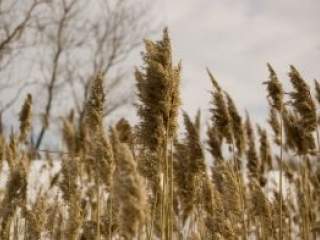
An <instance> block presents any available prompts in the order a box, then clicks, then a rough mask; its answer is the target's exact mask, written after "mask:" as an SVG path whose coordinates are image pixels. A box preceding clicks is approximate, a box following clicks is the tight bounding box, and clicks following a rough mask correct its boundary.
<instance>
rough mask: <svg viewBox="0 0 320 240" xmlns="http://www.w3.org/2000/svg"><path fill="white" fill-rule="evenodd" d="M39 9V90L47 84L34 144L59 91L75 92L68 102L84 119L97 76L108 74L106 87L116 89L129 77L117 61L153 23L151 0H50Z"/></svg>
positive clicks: (110, 106) (112, 106) (122, 99)
mask: <svg viewBox="0 0 320 240" xmlns="http://www.w3.org/2000/svg"><path fill="white" fill-rule="evenodd" d="M89 10H90V11H89ZM41 12H42V14H41V16H40V17H39V18H38V20H37V29H38V33H39V42H38V43H37V44H38V46H39V47H38V48H37V50H38V52H39V54H37V56H41V57H40V58H39V59H38V60H39V69H40V72H41V75H42V79H41V80H42V82H41V84H40V86H41V87H40V89H41V94H42V93H43V90H45V92H46V98H45V100H44V101H42V103H43V104H44V105H45V106H44V111H43V114H42V117H43V121H42V127H41V129H40V132H39V135H38V136H37V137H36V140H35V148H36V149H39V147H40V146H41V143H42V141H43V138H44V136H45V133H46V131H47V130H48V128H49V122H50V119H51V118H52V114H53V113H52V112H54V111H55V110H54V107H55V101H56V99H57V96H59V97H61V96H63V94H67V95H71V96H72V99H73V104H71V105H70V102H68V103H67V104H69V106H70V107H72V108H74V109H75V110H76V112H77V114H78V117H79V119H80V121H81V119H82V116H83V113H84V106H85V103H86V101H87V98H88V90H89V89H90V83H91V79H92V78H93V76H95V74H96V73H97V72H100V73H102V74H103V75H107V83H106V84H105V85H106V86H107V89H106V91H107V92H108V93H111V92H114V91H116V90H117V88H119V87H120V86H121V83H123V82H124V80H125V79H126V74H125V73H126V71H125V69H124V68H121V67H119V66H120V65H121V63H123V62H124V61H125V60H126V59H127V57H128V56H129V55H130V53H131V52H132V51H133V50H134V49H135V48H136V47H137V46H138V45H139V44H140V43H141V42H142V38H143V37H144V36H145V34H146V33H147V32H148V31H149V29H150V28H149V26H150V24H149V22H148V12H147V6H146V5H145V6H144V7H143V5H137V2H136V1H135V2H133V1H130V0H122V1H114V0H100V1H93V0H91V1H88V0H56V1H48V2H47V3H46V5H45V6H43V9H42V11H41ZM90 12H91V14H90ZM40 46H43V47H40ZM130 96H131V95H130V93H128V94H124V95H121V96H118V97H117V98H115V99H116V101H112V102H111V101H107V104H106V106H105V115H108V114H110V113H111V112H113V111H114V110H116V109H117V108H119V107H120V106H122V105H124V104H126V103H127V102H129V101H130ZM65 103H66V102H65ZM65 105H66V104H65ZM64 110H66V109H64Z"/></svg>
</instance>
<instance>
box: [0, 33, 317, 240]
mask: <svg viewBox="0 0 320 240" xmlns="http://www.w3.org/2000/svg"><path fill="white" fill-rule="evenodd" d="M143 60H144V65H143V66H142V67H141V68H137V69H136V75H135V77H136V87H137V91H136V92H137V96H138V103H137V105H136V106H137V114H138V116H139V117H140V122H139V123H138V124H137V125H136V126H131V125H130V124H129V122H128V121H127V120H125V119H121V120H119V121H118V122H117V124H115V125H114V126H111V127H110V128H106V127H105V126H104V124H103V122H104V121H103V119H104V118H103V117H104V110H105V107H104V106H105V94H104V86H103V84H104V74H101V73H97V74H96V77H95V79H94V81H93V82H92V83H91V88H90V89H91V90H90V94H89V97H88V100H87V102H86V105H85V110H84V116H83V117H82V118H80V119H78V115H76V114H74V113H73V112H72V111H71V113H70V115H69V116H66V117H65V118H64V120H63V123H62V130H61V132H62V136H63V141H64V144H65V149H64V150H63V151H62V152H61V153H60V154H59V156H54V157H52V156H51V155H50V154H47V155H45V154H43V153H39V152H37V150H36V149H35V148H34V147H32V144H31V143H30V142H29V134H30V128H31V126H32V122H31V114H32V97H31V95H28V96H27V98H26V100H25V103H24V105H23V107H22V110H21V113H20V123H21V125H20V131H19V132H17V133H14V132H13V133H12V134H11V135H10V136H9V137H6V136H4V134H1V136H0V160H1V161H0V166H1V168H6V169H7V176H6V178H7V182H6V187H5V188H4V189H2V192H1V195H0V200H1V205H0V208H1V209H0V239H2V240H9V239H12V240H13V239H14V240H16V239H17V240H19V239H21V240H22V239H28V240H29V239H30V240H31V239H32V240H33V239H50V240H51V239H52V240H53V239H56V240H60V239H66V240H75V239H81V240H102V239H109V240H111V239H141V240H142V239H190V240H191V239H194V240H196V239H263V240H266V239H304V240H308V239H310V240H311V239H317V232H319V230H320V192H319V189H320V165H319V164H320V162H319V157H318V156H319V149H320V140H319V132H318V126H319V117H318V116H317V108H318V104H319V103H320V84H319V83H318V82H315V93H316V94H315V96H313V95H312V94H311V93H310V87H309V86H308V85H307V83H306V82H305V80H304V79H303V78H302V76H301V75H300V74H299V72H298V71H297V69H296V68H295V67H293V66H291V67H290V73H289V79H290V81H291V84H292V87H293V88H292V90H291V92H289V93H285V91H284V90H283V88H282V85H281V82H280V81H279V80H278V78H277V75H276V73H275V71H274V70H273V68H272V67H271V65H268V69H269V72H270V75H269V78H268V81H266V82H265V85H266V92H267V94H266V95H267V99H268V102H269V107H270V115H269V117H268V120H267V122H268V123H269V124H270V126H271V128H269V127H268V128H267V129H270V131H269V130H267V129H265V128H264V127H262V126H255V125H254V124H253V121H252V120H251V119H250V117H249V113H246V116H245V119H243V117H242V116H241V114H240V113H239V111H238V110H237V107H236V104H235V102H234V99H232V96H230V95H229V94H228V93H226V92H225V91H224V90H223V88H222V86H221V85H220V84H219V83H218V81H217V80H216V79H215V78H214V76H213V75H212V74H211V73H210V71H209V70H208V78H209V79H210V80H211V82H212V91H211V94H212V101H211V103H210V111H211V118H210V121H209V122H210V124H209V126H208V127H207V129H206V133H207V136H206V137H202V136H200V133H201V132H203V131H202V129H201V127H202V126H201V118H200V112H198V113H197V115H196V117H195V119H192V118H191V117H190V116H189V115H188V114H187V113H185V112H183V120H184V126H180V129H182V131H183V133H184V134H183V135H179V134H178V133H177V129H178V121H177V117H178V115H179V113H180V112H181V110H180V109H179V107H180V104H181V103H180V96H179V89H180V71H181V66H180V65H174V63H173V62H172V51H171V45H170V39H169V36H168V32H167V30H165V31H164V33H163V38H162V40H160V41H158V42H153V41H149V40H147V41H145V52H144V54H143ZM106 103H108V101H106ZM202 139H206V141H205V142H204V141H202ZM207 153H208V154H207ZM39 154H41V156H39ZM44 156H46V157H47V159H46V160H45V161H44V159H45V158H44ZM39 157H41V158H42V160H41V161H42V162H44V164H43V165H44V167H45V168H47V169H49V172H50V170H51V169H53V168H54V165H55V164H56V163H57V162H59V165H60V166H61V168H60V169H59V170H58V171H56V173H55V174H53V175H52V174H48V175H47V176H46V177H47V178H49V179H46V181H49V182H50V184H49V186H47V187H41V186H42V183H41V182H42V181H45V179H40V180H38V181H35V182H34V183H33V185H30V183H29V182H28V179H29V177H30V176H29V175H30V174H31V170H30V168H31V166H32V165H33V164H35V163H36V162H38V161H39V160H36V159H38V158H39ZM4 175H6V173H5V172H4V171H2V176H1V178H2V177H3V176H4ZM319 234H320V233H318V235H319Z"/></svg>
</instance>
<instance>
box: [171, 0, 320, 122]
mask: <svg viewBox="0 0 320 240" xmlns="http://www.w3.org/2000/svg"><path fill="white" fill-rule="evenodd" d="M319 10H320V1H318V0H306V1H303V2H301V1H300V0H268V1H266V0H265V1H256V0H242V1H234V0H224V1H221V0H188V1H182V0H180V1H169V0H166V1H165V15H166V17H165V19H166V21H167V22H166V24H167V25H168V26H169V29H170V32H171V36H172V40H173V45H174V53H175V56H176V58H177V59H182V61H183V70H184V74H183V76H184V79H183V81H184V84H183V86H184V87H183V101H184V108H185V109H186V110H191V111H192V112H194V111H195V110H196V109H197V108H198V107H202V109H205V107H204V106H206V107H208V101H209V94H208V93H207V92H206V90H209V89H210V84H209V80H208V77H207V76H206V72H205V67H206V66H208V67H210V68H211V69H212V71H213V72H214V74H215V75H216V77H217V78H218V80H219V81H220V82H221V85H223V86H224V87H225V89H227V90H228V91H229V92H230V93H231V94H232V95H233V96H234V98H235V100H236V101H237V102H238V104H239V105H240V108H241V109H244V108H247V109H248V110H249V111H251V112H252V113H253V115H255V116H254V117H255V118H258V119H262V118H264V117H265V116H264V111H265V109H266V100H265V94H266V93H265V91H264V88H265V86H263V85H262V84H261V83H262V82H263V81H265V80H266V79H267V77H268V73H267V70H266V66H265V64H266V62H271V63H272V64H273V65H274V67H275V68H276V70H277V71H278V74H279V75H280V77H281V78H282V79H283V81H284V82H286V83H287V82H288V79H287V75H286V74H287V71H288V65H289V64H294V65H296V67H297V68H298V69H299V70H300V71H301V73H302V74H303V76H304V77H305V78H306V79H307V80H310V83H311V81H312V80H313V78H318V77H319V76H320V68H319V67H318V66H319V61H320V32H319V31H318V27H319V22H320V17H319Z"/></svg>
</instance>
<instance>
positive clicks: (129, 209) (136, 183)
mask: <svg viewBox="0 0 320 240" xmlns="http://www.w3.org/2000/svg"><path fill="white" fill-rule="evenodd" d="M118 147H119V152H118V157H117V168H116V171H115V178H114V187H115V189H117V191H116V192H115V194H116V198H117V199H118V200H119V201H120V202H119V211H120V212H119V226H120V235H121V236H122V237H123V238H124V239H134V238H135V237H137V236H138V232H139V228H142V227H143V224H144V218H145V213H144V208H145V192H144V186H143V184H142V179H141V177H140V175H139V173H138V171H137V165H136V162H135V161H134V159H133V156H132V153H131V151H130V149H129V147H128V145H126V144H124V143H121V144H120V145H119V146H118Z"/></svg>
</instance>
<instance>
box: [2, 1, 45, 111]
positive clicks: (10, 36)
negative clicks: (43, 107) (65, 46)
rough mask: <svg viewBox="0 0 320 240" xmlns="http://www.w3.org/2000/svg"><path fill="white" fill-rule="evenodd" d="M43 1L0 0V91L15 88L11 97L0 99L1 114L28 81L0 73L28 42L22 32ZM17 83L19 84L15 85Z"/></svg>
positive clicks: (28, 25) (13, 101)
mask: <svg viewBox="0 0 320 240" xmlns="http://www.w3.org/2000/svg"><path fill="white" fill-rule="evenodd" d="M41 3H43V1H42V0H32V1H25V2H24V3H23V4H22V3H21V1H20V3H19V1H18V0H15V1H13V0H0V93H1V92H3V91H7V90H9V89H12V88H15V89H16V91H15V94H14V96H12V97H11V99H9V100H7V101H5V100H4V99H1V101H0V113H1V114H3V113H4V112H5V111H6V110H8V109H9V108H10V107H11V106H12V105H13V104H14V103H15V102H16V100H17V99H18V97H19V96H20V94H21V92H22V91H23V89H25V87H27V86H28V85H29V84H30V83H28V82H23V83H21V84H19V83H17V82H11V81H10V80H11V79H10V77H9V76H8V75H5V74H2V73H3V72H5V70H6V69H7V68H8V67H9V66H10V65H12V62H13V61H14V59H15V58H16V57H17V56H18V55H19V53H20V52H21V50H22V49H24V48H25V47H26V46H27V45H28V44H27V42H26V41H25V38H24V35H25V34H24V33H25V32H26V31H27V29H28V28H29V27H30V24H31V22H32V21H33V19H34V12H35V10H36V8H37V7H38V6H39V5H40V4H41ZM17 85H19V86H17Z"/></svg>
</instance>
